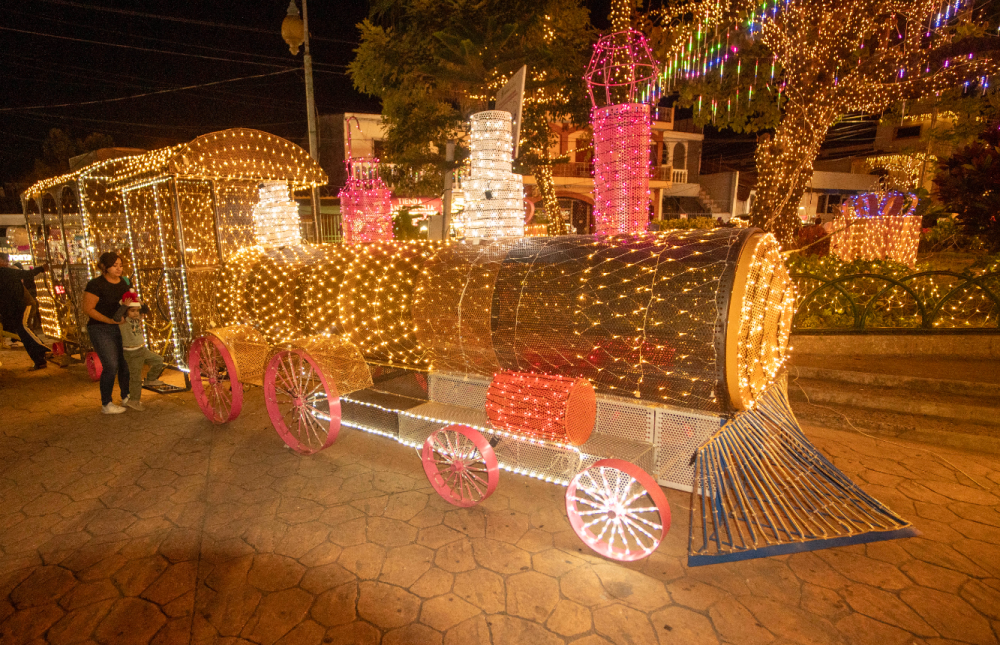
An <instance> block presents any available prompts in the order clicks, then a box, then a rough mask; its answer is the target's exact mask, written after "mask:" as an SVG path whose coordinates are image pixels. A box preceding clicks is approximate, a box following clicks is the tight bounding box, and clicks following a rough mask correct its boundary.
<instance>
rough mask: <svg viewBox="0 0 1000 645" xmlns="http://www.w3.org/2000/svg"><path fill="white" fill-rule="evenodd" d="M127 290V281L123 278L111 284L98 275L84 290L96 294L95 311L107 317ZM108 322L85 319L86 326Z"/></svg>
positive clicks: (112, 314) (111, 313) (116, 307)
mask: <svg viewBox="0 0 1000 645" xmlns="http://www.w3.org/2000/svg"><path fill="white" fill-rule="evenodd" d="M128 290H129V285H128V282H127V281H126V280H125V278H122V279H121V280H119V281H118V284H111V283H110V282H108V281H107V279H105V277H104V276H103V275H102V276H98V277H96V278H94V279H93V280H91V281H90V282H88V283H87V286H86V287H85V288H84V291H86V292H87V293H92V294H94V295H95V296H97V306H95V307H94V309H96V310H97V313H99V314H103V315H105V316H107V317H108V318H111V317H112V316H114V315H115V312H116V311H118V306H119V305H118V303H119V302H121V299H122V296H124V295H125V293H126V292H127V291H128ZM107 324H109V323H106V322H100V321H99V320H94V319H93V318H91V319H90V320H88V321H87V326H88V327H90V326H91V325H107Z"/></svg>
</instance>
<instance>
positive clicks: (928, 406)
mask: <svg viewBox="0 0 1000 645" xmlns="http://www.w3.org/2000/svg"><path fill="white" fill-rule="evenodd" d="M789 395H790V396H792V397H796V398H797V397H802V399H803V400H805V399H808V400H809V401H811V402H812V403H819V404H825V405H834V406H837V405H849V406H852V407H856V408H863V409H867V410H880V411H884V412H893V413H898V414H916V415H924V416H928V417H935V418H939V419H948V420H951V421H957V422H964V423H975V424H981V425H987V426H997V427H1000V399H997V398H996V397H976V396H961V395H957V394H950V393H941V392H927V391H921V392H918V393H916V394H915V393H914V392H911V391H910V390H908V389H905V388H892V387H884V386H879V385H868V384H865V385H859V384H855V383H848V382H843V381H829V380H822V379H808V378H802V377H797V378H796V376H795V372H794V370H793V371H792V373H791V374H790V378H789Z"/></svg>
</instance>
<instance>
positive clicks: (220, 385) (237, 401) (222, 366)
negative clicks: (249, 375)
mask: <svg viewBox="0 0 1000 645" xmlns="http://www.w3.org/2000/svg"><path fill="white" fill-rule="evenodd" d="M188 367H189V368H190V370H191V374H190V377H191V392H193V393H194V400H195V401H197V402H198V407H200V408H201V411H202V412H203V413H204V414H205V416H206V417H208V419H209V420H210V421H212V422H213V423H226V422H227V421H232V420H233V419H235V418H236V417H238V416H239V415H240V411H241V410H242V409H243V385H242V384H240V379H239V376H238V375H237V371H236V363H235V362H233V357H232V356H231V355H230V354H229V350H228V349H226V346H225V344H224V343H223V342H222V341H221V340H219V339H218V338H216V337H215V336H212V335H211V334H209V335H206V336H202V337H201V338H197V339H195V341H194V342H193V343H191V351H190V352H189V353H188Z"/></svg>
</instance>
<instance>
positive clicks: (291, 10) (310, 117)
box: [281, 0, 324, 242]
mask: <svg viewBox="0 0 1000 645" xmlns="http://www.w3.org/2000/svg"><path fill="white" fill-rule="evenodd" d="M306 3H307V0H302V17H301V18H299V8H298V7H296V6H295V0H289V2H288V15H286V16H285V20H284V22H282V23H281V35H282V37H283V38H284V39H285V42H286V43H288V49H289V51H291V52H292V54H293V55H294V54H298V53H299V45H300V44H301V45H304V46H305V49H304V51H303V57H302V62H303V64H304V66H305V75H306V119H307V123H308V127H309V156H310V157H312V158H313V159H314V160H315V161H316V162H317V163H319V132H318V131H317V129H316V97H315V95H314V94H313V59H312V54H310V53H309V12H308V9H307V6H306ZM319 204H320V197H319V187H318V186H313V189H312V216H313V226H314V227H315V236H316V240H315V241H317V242H322V241H323V233H324V231H323V230H322V221H321V219H320V214H319Z"/></svg>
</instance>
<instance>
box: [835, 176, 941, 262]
mask: <svg viewBox="0 0 1000 645" xmlns="http://www.w3.org/2000/svg"><path fill="white" fill-rule="evenodd" d="M916 209H917V197H916V196H915V195H911V194H907V195H904V194H903V193H898V192H895V191H892V192H888V193H886V194H885V195H883V196H881V197H880V196H879V195H877V194H874V193H867V194H865V195H859V196H857V197H853V198H851V199H849V200H848V201H847V202H846V203H845V204H843V205H842V206H841V210H840V215H838V216H837V217H836V219H834V221H833V231H834V232H833V234H832V235H831V239H830V254H831V255H834V256H836V257H838V258H840V259H841V260H843V261H844V262H851V261H852V260H858V259H861V260H893V261H895V262H899V263H901V264H905V265H907V266H909V267H913V266H914V265H915V264H916V262H917V247H918V246H919V245H920V219H921V218H920V217H919V216H917V215H914V211H916Z"/></svg>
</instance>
